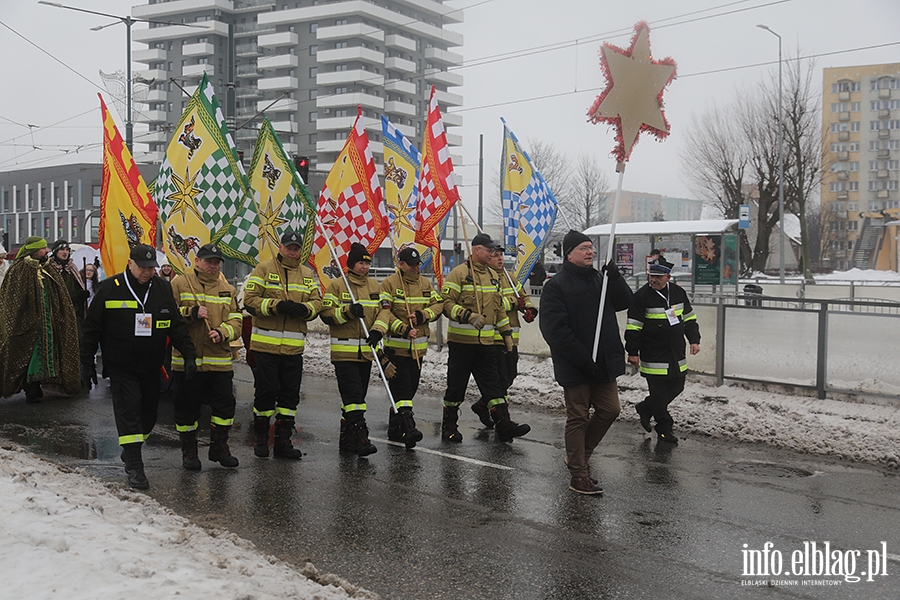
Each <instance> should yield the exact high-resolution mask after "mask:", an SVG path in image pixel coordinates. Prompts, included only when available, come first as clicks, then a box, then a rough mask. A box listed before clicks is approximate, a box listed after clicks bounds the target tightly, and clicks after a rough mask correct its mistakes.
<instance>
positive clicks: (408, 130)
mask: <svg viewBox="0 0 900 600" xmlns="http://www.w3.org/2000/svg"><path fill="white" fill-rule="evenodd" d="M391 123H392V124H393V125H394V127H396V128H397V129H398V130H399V131H400V133H402V134H403V135H405V136H406V138H407V139H412V138H414V137H416V128H415V127H413V126H412V125H403V124H402V123H394V121H393V120H391Z"/></svg>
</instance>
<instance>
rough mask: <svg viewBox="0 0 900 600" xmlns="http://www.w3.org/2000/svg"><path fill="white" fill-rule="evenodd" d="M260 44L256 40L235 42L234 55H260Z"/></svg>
mask: <svg viewBox="0 0 900 600" xmlns="http://www.w3.org/2000/svg"><path fill="white" fill-rule="evenodd" d="M262 53H263V50H262V46H260V45H259V44H257V43H256V42H251V43H244V44H236V45H235V46H234V55H235V56H237V57H238V58H252V57H254V56H262Z"/></svg>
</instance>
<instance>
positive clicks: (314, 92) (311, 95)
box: [309, 90, 319, 100]
mask: <svg viewBox="0 0 900 600" xmlns="http://www.w3.org/2000/svg"><path fill="white" fill-rule="evenodd" d="M318 97H319V90H309V99H310V100H315V99H316V98H318Z"/></svg>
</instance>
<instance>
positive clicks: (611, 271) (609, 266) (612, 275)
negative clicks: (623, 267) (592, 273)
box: [600, 261, 622, 283]
mask: <svg viewBox="0 0 900 600" xmlns="http://www.w3.org/2000/svg"><path fill="white" fill-rule="evenodd" d="M600 271H602V272H603V273H606V277H607V278H608V279H609V282H610V283H613V282H616V281H618V280H620V279H622V274H621V273H619V267H617V266H616V263H615V262H614V261H610V262H608V263H606V264H605V265H603V266H602V267H600Z"/></svg>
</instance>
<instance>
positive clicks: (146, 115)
mask: <svg viewBox="0 0 900 600" xmlns="http://www.w3.org/2000/svg"><path fill="white" fill-rule="evenodd" d="M167 118H168V113H167V112H166V111H164V110H141V111H135V113H134V121H135V122H136V123H165V122H166V119H167Z"/></svg>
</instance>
